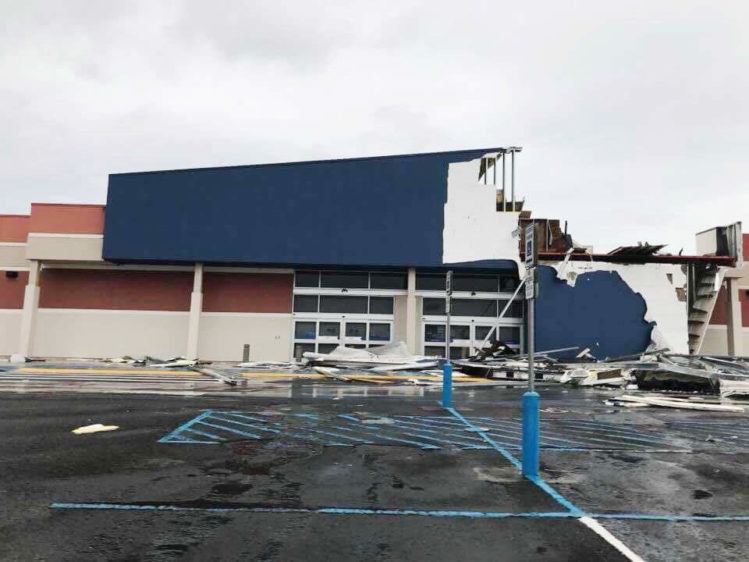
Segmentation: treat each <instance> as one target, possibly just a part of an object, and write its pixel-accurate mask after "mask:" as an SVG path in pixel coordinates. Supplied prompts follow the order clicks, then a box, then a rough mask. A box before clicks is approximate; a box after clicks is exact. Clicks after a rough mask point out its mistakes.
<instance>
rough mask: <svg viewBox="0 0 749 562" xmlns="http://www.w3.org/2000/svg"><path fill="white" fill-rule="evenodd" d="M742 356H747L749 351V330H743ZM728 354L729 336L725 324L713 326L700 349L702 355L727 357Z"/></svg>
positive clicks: (706, 334) (708, 330) (710, 326)
mask: <svg viewBox="0 0 749 562" xmlns="http://www.w3.org/2000/svg"><path fill="white" fill-rule="evenodd" d="M741 337H742V344H743V345H742V346H741V350H742V353H741V354H742V355H747V353H749V352H747V350H749V328H746V327H744V328H741ZM727 353H728V334H727V329H726V326H725V325H724V324H711V325H709V326H708V327H707V331H706V332H705V339H704V340H702V347H701V348H700V354H701V355H726V354H727Z"/></svg>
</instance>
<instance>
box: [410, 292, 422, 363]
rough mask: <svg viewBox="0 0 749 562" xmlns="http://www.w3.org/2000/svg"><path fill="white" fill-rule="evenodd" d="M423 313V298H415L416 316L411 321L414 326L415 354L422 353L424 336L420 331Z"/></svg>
mask: <svg viewBox="0 0 749 562" xmlns="http://www.w3.org/2000/svg"><path fill="white" fill-rule="evenodd" d="M423 311H424V297H416V315H415V316H414V317H413V318H412V319H411V322H413V323H414V324H415V325H416V353H423V351H424V334H423V333H422V329H421V321H422V316H423Z"/></svg>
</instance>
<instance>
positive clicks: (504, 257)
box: [0, 147, 749, 361]
mask: <svg viewBox="0 0 749 562" xmlns="http://www.w3.org/2000/svg"><path fill="white" fill-rule="evenodd" d="M519 151H520V149H519V148H517V147H510V148H488V149H478V150H465V151H454V152H440V153H427V154H413V155H399V156H385V157H373V158H354V159H344V160H328V161H314V162H299V163H285V164H267V165H252V166H234V167H222V168H204V169H190V170H169V171H157V172H139V173H125V174H112V175H110V177H109V187H108V194H107V204H106V206H102V205H71V204H47V203H32V205H31V213H30V215H28V216H26V215H24V216H20V215H0V270H2V275H1V276H0V354H8V355H9V354H12V353H19V354H22V355H26V356H46V357H108V356H116V355H122V354H129V355H133V356H134V355H145V354H148V355H158V356H178V355H181V356H187V357H200V358H202V359H207V360H231V361H233V360H238V359H240V358H242V356H243V352H244V350H245V349H246V346H249V354H250V358H251V359H253V360H282V361H283V360H288V359H291V358H294V357H299V356H301V354H302V353H304V352H305V351H316V352H321V353H324V352H328V351H330V350H332V349H333V348H335V347H336V346H337V345H339V344H345V345H347V346H349V347H367V346H374V345H382V344H385V343H388V342H394V341H399V340H402V341H404V342H406V345H407V346H408V349H409V350H410V351H411V352H412V353H417V354H426V355H431V354H434V355H441V354H443V352H444V345H445V343H444V342H445V336H446V334H445V320H446V317H445V312H446V311H445V273H446V271H448V270H452V271H453V272H454V278H453V300H452V303H453V308H452V315H451V334H450V335H451V354H452V355H453V357H456V358H457V357H465V356H468V355H470V354H471V353H473V352H474V351H475V350H476V348H477V347H478V346H479V345H480V344H481V342H482V341H483V340H484V338H485V337H486V335H487V333H488V332H489V331H490V330H492V329H496V330H497V334H498V337H499V338H500V339H501V340H503V341H505V342H507V343H510V344H514V345H516V346H517V347H519V348H520V349H521V350H522V349H523V348H524V343H523V342H524V339H525V335H526V334H525V332H524V330H525V328H524V318H523V316H524V303H523V300H522V296H523V291H517V289H518V285H519V283H520V279H522V278H523V277H524V275H525V271H524V266H523V263H522V257H523V256H522V253H521V248H522V247H523V246H522V242H523V241H522V240H521V237H522V234H521V233H522V231H523V227H524V226H525V225H526V224H528V222H529V221H533V222H534V224H535V227H536V229H537V233H538V234H537V235H538V238H539V240H540V259H541V263H542V266H541V267H540V274H539V278H540V281H539V282H540V296H539V299H538V305H537V328H536V330H537V332H536V338H537V342H538V343H537V347H538V348H539V349H552V348H560V347H569V346H579V347H580V348H586V347H587V348H590V349H591V353H593V354H594V355H596V356H598V357H601V358H602V357H613V356H619V355H627V354H633V353H639V352H641V351H643V350H644V349H645V348H647V347H648V346H649V345H651V343H652V344H654V345H655V346H657V347H661V348H662V347H668V348H669V349H670V350H671V351H673V352H676V353H689V352H697V351H701V350H703V349H702V348H703V347H709V346H712V347H713V348H715V349H716V350H718V351H719V347H720V345H721V341H722V342H723V343H722V345H724V348H725V349H726V350H728V351H732V352H733V353H737V354H738V353H741V348H742V345H743V349H744V352H746V350H747V349H749V342H746V340H747V337H746V332H747V329H746V328H742V327H741V322H742V321H741V314H742V311H743V325H744V326H747V325H749V313H748V311H747V310H746V306H747V305H746V302H747V296H746V290H745V288H740V287H739V285H738V283H735V282H734V281H731V280H733V279H735V278H736V276H737V275H739V273H740V272H742V271H744V270H743V269H741V268H742V267H743V262H742V259H743V256H742V254H741V245H742V244H741V243H742V236H743V235H742V234H741V225H740V223H737V224H736V225H732V226H730V227H725V228H722V229H713V230H711V231H708V232H705V233H701V234H700V235H698V243H702V245H703V246H704V251H703V252H702V253H703V254H706V255H699V256H674V255H668V254H662V253H658V251H659V250H660V247H658V246H647V245H646V246H642V245H640V246H634V247H625V248H618V249H617V250H615V251H614V252H610V253H608V254H603V255H601V254H595V253H594V252H592V250H591V249H590V248H585V247H582V246H579V245H578V244H576V243H575V242H574V241H573V239H572V237H571V236H570V235H569V234H568V233H567V232H566V226H565V228H564V229H562V228H561V227H560V224H559V221H558V220H547V219H538V218H532V217H531V213H530V212H529V211H528V210H527V209H526V208H524V206H525V202H524V201H523V200H522V199H521V198H520V196H519V193H516V189H515V182H514V169H515V158H516V156H517V153H518V152H519ZM699 237H702V242H700V238H699ZM737 237H738V238H737ZM747 246H749V243H744V247H747ZM737 272H739V273H737ZM724 279H729V282H730V284H731V287H730V291H729V293H730V294H731V295H732V297H735V299H737V302H736V303H733V302H730V303H728V304H725V305H720V306H724V308H725V309H726V310H727V311H728V312H727V314H728V317H729V320H730V322H729V325H730V329H728V330H724V333H725V332H726V331H727V332H729V335H730V336H731V337H733V341H732V344H731V345H732V347H731V349H728V347H727V346H726V344H725V343H724V342H725V338H724V340H720V338H719V337H718V331H717V329H713V328H712V327H710V328H708V326H710V325H711V324H710V318H711V316H712V319H713V322H720V321H722V320H725V318H726V316H725V315H723V316H721V314H723V313H722V312H719V311H716V309H715V306H716V301H718V292H717V291H716V289H717V288H718V287H719V286H720V284H721V283H722V282H723V281H724ZM513 295H516V296H515V299H514V300H513ZM738 299H740V301H739V300H738ZM510 301H512V302H510ZM729 301H730V299H729ZM508 302H510V304H509V305H508ZM729 305H730V306H729ZM741 307H743V309H742V308H741ZM729 309H730V310H729ZM503 311H504V315H501V313H502V312H503ZM737 318H738V324H739V325H738V328H737V326H736V322H737ZM742 338H743V340H744V341H742ZM710 351H711V352H712V350H710Z"/></svg>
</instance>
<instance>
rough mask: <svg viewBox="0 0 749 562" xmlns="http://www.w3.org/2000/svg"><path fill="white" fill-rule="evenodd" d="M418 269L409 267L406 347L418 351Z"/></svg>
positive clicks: (414, 351)
mask: <svg viewBox="0 0 749 562" xmlns="http://www.w3.org/2000/svg"><path fill="white" fill-rule="evenodd" d="M416 323H417V322H416V269H414V268H413V267H411V268H409V269H408V296H407V297H406V347H408V351H410V352H411V353H413V354H415V353H416Z"/></svg>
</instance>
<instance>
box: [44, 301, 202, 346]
mask: <svg viewBox="0 0 749 562" xmlns="http://www.w3.org/2000/svg"><path fill="white" fill-rule="evenodd" d="M187 322H188V313H187V312H160V311H159V312H152V311H140V310H75V309H48V308H47V309H45V308H40V309H39V310H38V311H37V318H36V321H35V323H34V337H33V340H32V344H31V350H30V354H31V355H34V356H37V357H117V356H121V355H130V356H133V357H136V356H142V355H152V356H154V357H159V358H167V359H168V358H170V357H175V356H179V355H184V354H185V345H186V342H187Z"/></svg>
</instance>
